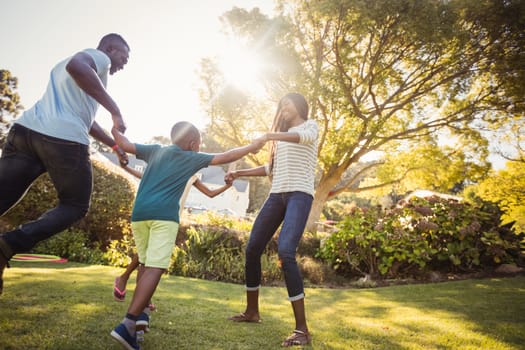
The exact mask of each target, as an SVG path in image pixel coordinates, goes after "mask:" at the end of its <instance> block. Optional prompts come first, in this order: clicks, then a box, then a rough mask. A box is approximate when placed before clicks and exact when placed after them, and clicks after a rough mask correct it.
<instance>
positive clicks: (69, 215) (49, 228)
mask: <svg viewBox="0 0 525 350" xmlns="http://www.w3.org/2000/svg"><path fill="white" fill-rule="evenodd" d="M129 51H130V49H129V46H128V44H127V43H126V41H125V40H124V39H123V38H122V37H121V36H120V35H118V34H113V33H112V34H108V35H105V36H104V37H103V38H102V39H101V40H100V43H99V45H98V47H97V48H96V49H86V50H83V51H81V52H78V53H76V54H75V55H74V56H72V57H70V58H67V59H65V60H63V61H61V62H59V63H58V64H57V65H56V66H55V67H54V68H53V69H52V71H51V76H50V81H49V84H48V86H47V89H46V91H45V93H44V96H43V97H42V98H41V99H40V100H39V101H38V102H37V103H36V104H35V105H34V106H33V107H32V108H31V109H29V110H27V111H25V112H24V114H23V115H22V116H21V117H20V118H19V119H17V120H16V121H15V123H14V125H13V126H12V127H11V129H10V130H9V133H8V135H7V141H6V144H5V145H4V148H3V151H2V155H1V157H0V215H2V214H4V213H5V212H6V211H7V210H8V209H9V208H11V207H12V206H13V205H15V204H16V203H17V202H18V201H19V200H20V199H21V198H22V197H23V196H24V194H25V192H26V191H27V189H28V188H29V187H30V186H31V184H32V183H33V181H35V180H36V178H38V177H39V176H40V175H41V174H43V173H45V172H47V173H49V176H50V178H51V181H52V182H53V185H54V186H55V189H56V191H57V194H58V199H59V203H58V205H57V206H56V207H55V208H52V209H50V210H49V211H47V212H46V213H44V214H43V215H42V216H41V217H40V218H38V219H37V220H35V221H32V222H28V223H25V224H22V225H20V226H19V227H18V228H17V229H16V230H13V231H9V232H5V233H4V234H0V294H1V293H2V290H3V279H2V277H3V272H4V269H5V267H6V266H8V265H9V264H8V262H9V260H10V259H11V257H12V256H13V255H14V254H16V253H21V252H26V251H29V250H30V249H31V248H32V247H33V246H34V245H35V244H37V243H38V242H40V241H42V240H44V239H46V238H49V237H51V236H52V235H54V234H56V233H58V232H61V231H63V230H64V229H66V228H68V227H69V226H71V225H72V224H73V223H74V222H76V221H78V220H79V219H81V218H82V217H84V216H85V215H86V213H87V211H88V209H89V203H90V197H91V191H92V170H91V161H90V158H89V135H91V136H93V137H94V138H95V139H97V140H99V141H101V142H102V143H104V144H106V145H108V146H110V147H111V148H112V149H113V150H114V151H115V152H117V155H118V157H119V160H120V162H121V164H123V165H126V164H127V161H128V159H127V155H126V153H125V152H124V151H122V150H121V149H120V148H118V146H117V145H116V143H115V141H114V140H113V138H112V137H111V136H109V135H108V134H107V133H106V132H105V131H104V130H103V129H102V128H101V127H100V125H99V124H97V123H96V122H95V120H94V119H95V114H96V111H97V108H98V105H99V104H100V105H102V106H103V107H104V108H105V109H106V110H107V111H108V112H109V113H111V117H112V119H113V126H114V127H115V128H116V129H118V130H120V131H121V132H124V131H125V129H126V127H125V124H124V120H123V119H122V115H121V114H120V110H119V108H118V106H117V104H116V103H115V101H113V99H112V98H111V96H109V94H108V93H107V91H106V83H107V77H108V73H109V74H111V75H112V74H114V73H116V72H117V71H119V70H121V69H122V68H123V67H124V65H126V63H127V62H128V58H129Z"/></svg>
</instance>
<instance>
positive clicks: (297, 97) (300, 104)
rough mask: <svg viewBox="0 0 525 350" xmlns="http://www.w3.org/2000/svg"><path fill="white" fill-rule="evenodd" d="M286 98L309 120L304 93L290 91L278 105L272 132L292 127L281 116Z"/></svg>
mask: <svg viewBox="0 0 525 350" xmlns="http://www.w3.org/2000/svg"><path fill="white" fill-rule="evenodd" d="M284 99H290V100H291V101H292V103H293V104H294V106H295V109H297V112H298V113H299V116H300V117H301V118H302V119H304V120H308V102H306V98H304V96H303V95H301V94H299V93H297V92H290V93H287V94H286V95H284V97H283V98H281V100H280V101H279V104H278V105H277V112H275V117H274V118H273V124H272V128H271V129H270V130H271V131H272V132H279V131H283V132H286V131H288V129H290V125H288V123H287V122H286V121H285V120H284V118H283V117H282V116H281V108H282V103H283V100H284ZM275 143H276V142H275V141H273V142H271V143H270V162H269V163H270V178H271V176H272V173H273V158H274V157H275Z"/></svg>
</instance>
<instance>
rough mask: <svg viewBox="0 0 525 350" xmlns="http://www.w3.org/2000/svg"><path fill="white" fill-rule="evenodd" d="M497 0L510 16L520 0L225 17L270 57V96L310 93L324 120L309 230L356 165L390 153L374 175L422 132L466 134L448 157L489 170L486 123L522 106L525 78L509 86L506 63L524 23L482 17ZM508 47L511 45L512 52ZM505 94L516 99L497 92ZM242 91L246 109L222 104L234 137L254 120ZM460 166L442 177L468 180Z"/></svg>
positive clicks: (310, 5)
mask: <svg viewBox="0 0 525 350" xmlns="http://www.w3.org/2000/svg"><path fill="white" fill-rule="evenodd" d="M496 5H498V6H496ZM495 6H496V7H497V8H498V9H500V10H501V11H503V13H506V12H507V11H509V8H508V6H511V7H513V8H515V7H519V8H520V9H521V8H522V7H523V6H522V5H521V2H513V1H503V2H498V1H495V0H494V1H481V2H479V1H459V0H457V1H437V0H425V1H420V0H375V1H359V0H319V1H315V2H312V1H304V0H295V1H286V2H285V1H282V2H280V14H279V15H278V16H276V17H275V18H268V17H266V16H262V15H260V13H258V11H256V10H252V11H246V10H241V9H233V10H232V11H230V12H228V13H227V14H226V15H225V17H224V18H226V19H227V23H228V25H229V26H230V27H231V28H232V29H231V32H232V33H235V34H237V35H241V36H242V38H243V39H244V40H246V41H247V42H248V43H250V44H251V46H252V47H257V48H259V50H260V51H261V53H262V57H263V58H264V59H265V61H267V62H272V63H271V64H268V65H267V67H269V68H268V69H269V72H268V73H267V76H268V77H269V79H271V80H273V81H274V84H273V85H272V84H267V86H268V87H269V91H270V92H269V96H270V97H275V96H279V95H280V94H283V93H284V92H286V91H292V90H299V91H301V92H303V93H304V94H305V95H306V96H307V97H308V100H309V101H310V104H311V117H312V118H315V119H316V120H317V121H318V123H319V125H320V129H321V131H320V143H319V174H318V181H317V186H316V193H315V199H314V204H313V208H312V212H311V215H310V219H309V228H310V229H312V228H313V227H314V225H313V223H314V222H315V221H316V220H317V219H318V218H319V215H320V213H321V210H322V207H323V205H324V203H325V201H326V200H327V198H328V197H329V196H330V195H334V194H335V195H336V194H338V193H341V192H345V191H349V190H350V191H355V190H356V189H358V188H359V187H356V184H357V185H358V184H359V179H362V178H363V177H364V176H365V175H366V174H365V173H363V168H361V169H360V170H359V171H352V168H353V167H355V166H358V164H359V162H360V161H361V160H362V159H363V158H364V156H365V155H368V154H370V153H372V152H378V153H379V154H383V155H386V156H385V159H384V160H382V161H379V162H375V163H371V164H370V166H369V167H367V168H366V169H364V170H366V171H368V172H369V173H368V174H375V172H376V169H377V168H379V167H380V166H382V165H387V164H389V162H388V159H387V158H388V156H389V155H399V154H403V151H404V150H407V149H417V145H418V144H419V143H420V142H422V141H424V142H425V143H429V142H430V143H432V142H433V143H435V144H437V145H439V142H438V141H439V139H440V135H443V134H447V135H450V136H451V137H453V138H454V139H457V140H458V142H456V143H455V144H453V145H448V146H447V148H446V149H443V150H441V151H440V152H441V153H442V155H441V157H442V158H443V157H444V156H445V154H451V153H455V154H457V155H458V156H457V157H456V158H457V159H461V164H462V165H463V166H465V165H466V166H467V167H469V168H470V169H471V170H474V169H475V168H477V170H479V172H478V173H477V174H474V173H473V172H471V174H473V175H474V176H475V177H479V175H480V174H482V173H483V171H485V170H486V168H487V167H488V163H487V162H486V160H485V156H486V148H487V143H486V140H485V139H483V137H482V133H481V132H480V129H479V128H480V127H485V126H486V125H487V123H493V122H494V121H495V120H497V121H498V123H503V122H504V121H505V120H506V119H508V118H510V117H513V116H515V111H514V109H513V108H509V103H512V104H513V105H516V101H518V100H519V91H521V90H519V89H517V88H516V89H514V88H512V89H511V87H512V86H514V85H516V84H523V82H522V81H520V80H519V79H515V80H514V82H515V83H514V85H512V86H511V85H506V84H503V83H502V81H504V80H505V76H507V75H509V74H510V75H512V74H515V73H516V72H515V68H514V66H513V65H512V64H510V62H511V61H512V60H513V59H515V58H516V57H521V56H520V55H523V52H524V51H523V46H519V43H520V42H521V40H522V37H521V36H520V35H522V34H519V35H516V34H514V33H515V31H516V30H518V29H519V28H521V26H522V23H521V22H520V21H518V22H516V21H515V19H516V16H512V17H510V18H507V17H505V16H503V15H501V16H494V17H495V18H494V20H489V19H488V18H486V17H483V16H484V15H485V14H486V13H487V11H490V10H491V9H493V8H494V7H495ZM489 17H490V16H489ZM519 20H521V19H519ZM505 28H507V29H505ZM509 31H510V32H511V34H509ZM523 32H524V31H523V30H522V31H520V33H523ZM511 41H516V42H517V43H518V44H517V45H516V44H513V43H512V42H511ZM502 47H505V48H508V49H509V50H510V48H513V49H514V51H512V52H511V53H510V54H509V55H505V54H504V53H501V48H502ZM266 53H269V55H265V54H266ZM272 55H275V59H274V57H273V56H272ZM512 57H514V58H512ZM281 58H282V61H280V59H281ZM495 66H497V67H498V69H497V70H495V69H494V67H495ZM209 72H210V73H213V71H209ZM210 76H211V75H210ZM213 76H215V75H213ZM208 86H210V85H209V84H208ZM209 91H221V89H217V87H216V88H210V89H209ZM508 94H512V96H514V97H516V98H513V100H512V102H509V99H504V98H496V97H498V96H508ZM235 96H236V97H235V98H234V99H233V100H234V101H237V102H239V101H241V100H243V101H245V104H244V105H242V107H241V108H240V110H235V111H234V110H230V111H229V114H227V113H225V112H227V111H226V110H221V109H216V110H215V112H216V115H220V116H221V117H224V116H226V115H229V116H230V118H226V119H225V120H224V122H226V121H228V122H229V124H228V122H226V123H224V124H221V125H222V126H223V125H228V127H227V128H222V132H224V134H225V135H224V137H225V138H227V137H229V138H230V141H231V142H237V141H240V140H241V138H239V137H238V135H239V131H241V132H242V131H243V130H250V128H249V127H248V126H247V125H246V124H244V123H245V122H246V121H241V122H239V124H234V123H232V120H234V119H232V118H237V119H236V120H238V119H243V116H244V115H246V114H245V112H246V111H247V110H249V109H250V106H253V104H251V103H249V102H250V101H249V98H246V97H242V95H241V94H235ZM252 116H253V115H251V119H253V117H252ZM219 119H220V118H216V120H217V121H219ZM217 125H218V124H217ZM217 125H215V126H214V130H216V129H219V128H217ZM235 125H239V128H236V127H234V126H235ZM230 127H231V129H229V128H230ZM236 132H237V133H236ZM243 141H244V139H243ZM465 145H469V146H470V147H469V148H468V149H466V148H464V146H465ZM390 164H391V162H390ZM402 165H404V166H405V168H404V169H402V168H401V166H402ZM412 166H413V164H412V163H411V162H410V161H407V162H399V163H398V165H397V167H398V169H397V174H403V173H406V174H408V173H409V170H410V168H411V167H412ZM456 167H458V168H459V167H460V163H458V164H457V166H456ZM434 169H435V168H434ZM349 174H354V175H356V176H359V178H358V177H354V178H351V177H349ZM457 175H458V173H457V172H456V173H455V175H454V176H453V177H451V178H449V179H445V180H446V181H445V183H448V184H450V182H451V181H452V180H454V181H459V180H461V179H458V177H457ZM464 175H466V174H464ZM342 180H344V182H342ZM463 180H464V179H463ZM469 180H471V181H472V180H473V179H469Z"/></svg>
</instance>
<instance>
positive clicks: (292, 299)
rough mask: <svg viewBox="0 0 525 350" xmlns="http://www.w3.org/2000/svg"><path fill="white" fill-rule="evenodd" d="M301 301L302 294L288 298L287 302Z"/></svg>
mask: <svg viewBox="0 0 525 350" xmlns="http://www.w3.org/2000/svg"><path fill="white" fill-rule="evenodd" d="M301 299H304V293H301V294H299V295H296V296H294V297H288V301H292V302H293V301H297V300H301Z"/></svg>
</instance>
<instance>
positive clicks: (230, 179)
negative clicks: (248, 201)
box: [224, 171, 238, 184]
mask: <svg viewBox="0 0 525 350" xmlns="http://www.w3.org/2000/svg"><path fill="white" fill-rule="evenodd" d="M237 177H238V175H237V172H236V171H228V172H227V173H226V175H224V182H226V183H227V184H232V183H233V180H235V179H236V178H237Z"/></svg>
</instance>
